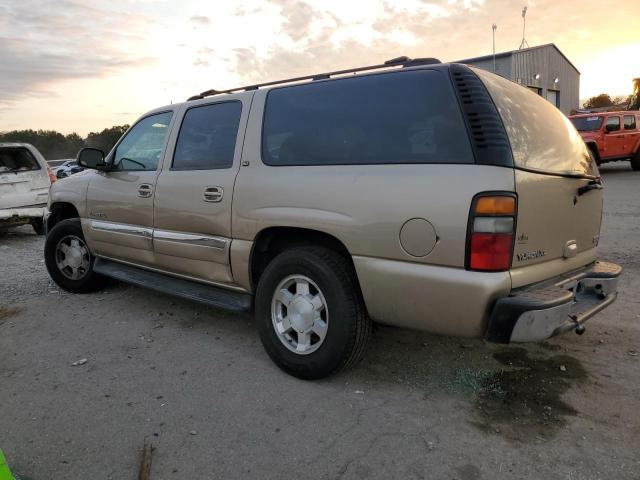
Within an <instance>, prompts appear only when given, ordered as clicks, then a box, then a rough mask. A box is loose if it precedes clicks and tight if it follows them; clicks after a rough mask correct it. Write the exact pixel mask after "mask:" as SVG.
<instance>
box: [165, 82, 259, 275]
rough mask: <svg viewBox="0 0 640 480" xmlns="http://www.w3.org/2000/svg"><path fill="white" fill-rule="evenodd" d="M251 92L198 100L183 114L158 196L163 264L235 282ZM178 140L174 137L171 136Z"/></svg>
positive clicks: (182, 272)
mask: <svg viewBox="0 0 640 480" xmlns="http://www.w3.org/2000/svg"><path fill="white" fill-rule="evenodd" d="M250 101H251V97H250V96H247V95H246V94H242V95H226V96H225V97H224V100H219V101H217V102H214V103H211V102H210V101H209V103H207V102H205V101H200V102H197V103H196V102H194V105H193V106H191V107H190V108H188V109H186V110H185V112H184V115H183V116H182V121H181V125H180V130H179V133H178V137H177V140H176V142H175V148H174V149H169V151H168V152H167V158H166V159H165V165H164V168H163V170H162V172H161V173H160V175H159V177H158V182H157V185H156V195H155V200H154V217H155V218H154V232H153V248H154V252H155V259H156V262H157V266H158V268H160V269H162V270H164V271H166V272H169V273H173V274H177V275H182V276H187V277H190V278H194V279H197V280H201V281H206V282H213V283H220V284H231V283H233V278H232V275H231V268H230V263H229V249H230V245H231V200H232V197H233V187H234V183H235V178H236V175H237V173H238V169H239V168H240V156H241V152H242V139H243V137H244V130H245V126H246V121H247V116H248V111H249V105H250ZM171 143H172V144H173V142H171Z"/></svg>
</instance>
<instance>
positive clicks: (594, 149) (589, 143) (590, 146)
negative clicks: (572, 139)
mask: <svg viewBox="0 0 640 480" xmlns="http://www.w3.org/2000/svg"><path fill="white" fill-rule="evenodd" d="M584 143H586V145H587V148H588V149H589V150H591V152H592V153H593V156H594V158H595V159H596V163H598V164H600V161H601V158H600V152H599V151H598V144H597V143H596V142H595V141H594V140H588V141H586V142H584Z"/></svg>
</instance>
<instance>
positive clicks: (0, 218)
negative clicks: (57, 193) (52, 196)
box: [0, 205, 47, 227]
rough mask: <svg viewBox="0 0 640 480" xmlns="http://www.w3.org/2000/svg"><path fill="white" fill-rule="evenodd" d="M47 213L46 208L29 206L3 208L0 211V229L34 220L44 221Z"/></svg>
mask: <svg viewBox="0 0 640 480" xmlns="http://www.w3.org/2000/svg"><path fill="white" fill-rule="evenodd" d="M46 213H47V207H46V205H44V206H31V207H19V208H3V209H0V227H12V226H17V225H24V224H25V223H30V222H32V221H34V220H38V219H39V220H44V217H45V215H46Z"/></svg>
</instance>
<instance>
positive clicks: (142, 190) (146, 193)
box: [138, 183, 153, 198]
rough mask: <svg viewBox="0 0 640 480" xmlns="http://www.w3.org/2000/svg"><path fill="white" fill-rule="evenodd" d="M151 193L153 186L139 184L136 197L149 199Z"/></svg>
mask: <svg viewBox="0 0 640 480" xmlns="http://www.w3.org/2000/svg"><path fill="white" fill-rule="evenodd" d="M152 193H153V185H151V184H150V183H141V184H140V185H138V196H139V197H142V198H149V197H150V196H151V194H152Z"/></svg>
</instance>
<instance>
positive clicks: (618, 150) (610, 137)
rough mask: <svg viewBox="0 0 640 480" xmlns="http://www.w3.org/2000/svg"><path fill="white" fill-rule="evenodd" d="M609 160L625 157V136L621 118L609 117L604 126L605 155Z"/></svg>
mask: <svg viewBox="0 0 640 480" xmlns="http://www.w3.org/2000/svg"><path fill="white" fill-rule="evenodd" d="M603 156H605V157H609V158H617V157H622V156H624V135H623V133H622V129H621V125H620V117H618V116H613V117H607V121H606V123H605V124H604V155H603Z"/></svg>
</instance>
